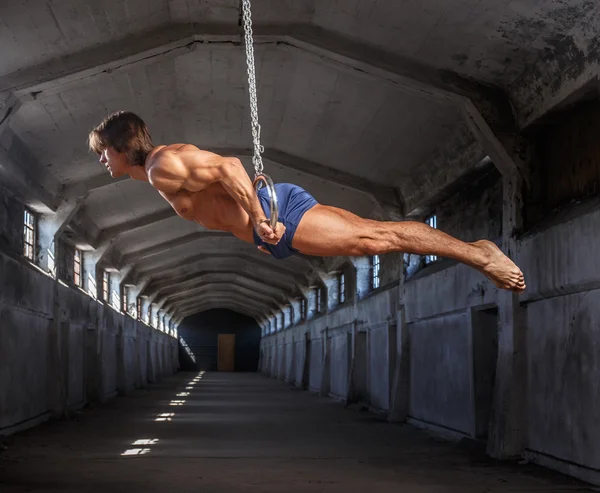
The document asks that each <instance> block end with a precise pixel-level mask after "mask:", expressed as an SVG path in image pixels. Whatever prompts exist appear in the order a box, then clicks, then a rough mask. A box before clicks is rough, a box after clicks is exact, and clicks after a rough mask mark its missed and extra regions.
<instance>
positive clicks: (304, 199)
mask: <svg viewBox="0 0 600 493" xmlns="http://www.w3.org/2000/svg"><path fill="white" fill-rule="evenodd" d="M275 193H276V194H277V203H278V206H279V222H280V223H283V225H284V226H285V233H284V235H283V238H281V240H280V241H279V243H278V244H277V245H270V244H268V243H265V242H264V241H262V240H261V239H260V237H259V236H258V235H257V234H256V230H253V231H252V233H253V235H254V244H255V245H262V246H263V247H265V248H266V249H267V250H268V251H269V253H271V255H272V256H273V257H275V258H277V259H282V258H286V257H290V256H292V255H294V253H296V252H297V251H298V250H296V249H294V248H292V240H293V239H294V234H295V233H296V228H297V227H298V224H300V220H301V219H302V216H304V213H305V212H306V211H307V210H309V209H310V208H312V207H314V206H315V205H317V204H318V202H317V201H316V199H315V198H314V197H313V196H312V195H311V194H310V193H308V192H307V191H306V190H304V189H303V188H301V187H299V186H297V185H292V184H290V183H276V184H275ZM258 199H259V201H260V205H261V207H262V208H263V211H264V212H265V214H266V216H267V218H268V219H270V218H271V202H270V200H269V192H268V190H267V188H266V187H262V188H261V189H260V190H259V191H258Z"/></svg>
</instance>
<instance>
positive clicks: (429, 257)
mask: <svg viewBox="0 0 600 493" xmlns="http://www.w3.org/2000/svg"><path fill="white" fill-rule="evenodd" d="M425 222H426V223H427V225H428V226H430V227H432V228H434V229H437V216H431V217H430V218H429V219H427V221H425ZM437 259H438V258H437V255H426V256H425V265H429V264H431V263H432V262H435V261H436V260H437Z"/></svg>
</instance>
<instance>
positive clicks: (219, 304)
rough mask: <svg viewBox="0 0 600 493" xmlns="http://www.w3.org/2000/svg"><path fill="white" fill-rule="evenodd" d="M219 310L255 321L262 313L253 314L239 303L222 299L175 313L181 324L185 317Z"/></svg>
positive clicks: (184, 308)
mask: <svg viewBox="0 0 600 493" xmlns="http://www.w3.org/2000/svg"><path fill="white" fill-rule="evenodd" d="M219 308H225V309H227V310H232V311H235V312H238V313H241V314H242V315H247V316H248V317H251V318H253V319H254V320H256V318H257V317H259V316H260V315H262V313H261V312H260V311H258V310H257V311H255V312H254V311H252V310H249V309H248V308H247V307H245V306H243V305H242V304H240V303H237V302H234V301H228V300H226V299H222V300H220V301H218V300H217V301H211V302H209V303H198V304H195V305H189V306H187V307H183V308H182V309H180V310H178V311H177V312H175V313H176V314H177V316H178V318H179V319H181V322H183V320H184V319H185V318H186V317H189V316H190V315H194V314H196V313H200V312H204V311H207V310H214V309H219Z"/></svg>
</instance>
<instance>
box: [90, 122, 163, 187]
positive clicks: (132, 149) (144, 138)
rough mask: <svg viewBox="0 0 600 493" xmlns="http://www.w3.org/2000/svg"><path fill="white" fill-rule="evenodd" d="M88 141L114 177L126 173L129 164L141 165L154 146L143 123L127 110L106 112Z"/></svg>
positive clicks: (91, 148)
mask: <svg viewBox="0 0 600 493" xmlns="http://www.w3.org/2000/svg"><path fill="white" fill-rule="evenodd" d="M88 144H89V147H90V150H92V151H94V152H96V153H97V154H99V155H100V162H101V163H102V164H104V166H106V168H107V169H108V171H110V174H111V175H112V177H113V178H117V177H119V176H123V175H125V174H127V170H128V168H129V167H131V166H143V165H144V162H145V160H146V156H147V155H148V153H149V152H150V151H151V150H152V149H153V148H154V145H153V144H152V139H151V138H150V133H149V132H148V128H147V127H146V124H145V123H144V121H143V120H142V119H141V118H140V117H139V116H137V115H136V114H134V113H131V112H130V111H117V112H116V113H113V114H112V115H109V116H107V117H106V118H105V119H104V121H103V122H102V123H101V124H100V125H98V126H97V127H96V128H95V129H94V130H92V131H91V132H90V135H89V137H88Z"/></svg>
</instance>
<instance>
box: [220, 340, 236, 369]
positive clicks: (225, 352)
mask: <svg viewBox="0 0 600 493" xmlns="http://www.w3.org/2000/svg"><path fill="white" fill-rule="evenodd" d="M217 369H218V370H219V371H234V370H235V334H219V358H218V362H217Z"/></svg>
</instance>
